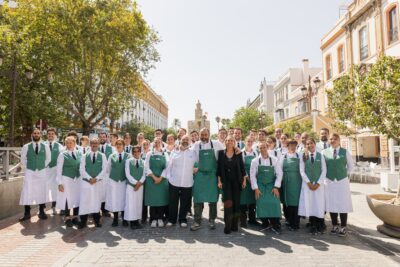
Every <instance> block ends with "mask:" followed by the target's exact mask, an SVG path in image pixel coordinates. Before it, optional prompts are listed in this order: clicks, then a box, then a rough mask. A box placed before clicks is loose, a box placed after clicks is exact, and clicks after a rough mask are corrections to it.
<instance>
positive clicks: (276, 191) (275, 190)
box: [272, 187, 280, 198]
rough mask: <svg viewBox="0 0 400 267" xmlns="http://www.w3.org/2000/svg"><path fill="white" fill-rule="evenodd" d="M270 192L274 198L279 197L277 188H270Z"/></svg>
mask: <svg viewBox="0 0 400 267" xmlns="http://www.w3.org/2000/svg"><path fill="white" fill-rule="evenodd" d="M272 194H273V195H274V196H275V197H276V198H279V196H280V193H279V189H278V188H275V187H274V189H272Z"/></svg>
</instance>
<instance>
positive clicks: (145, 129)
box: [120, 121, 155, 144]
mask: <svg viewBox="0 0 400 267" xmlns="http://www.w3.org/2000/svg"><path fill="white" fill-rule="evenodd" d="M154 130H155V129H154V128H152V127H150V126H147V125H145V124H143V123H138V122H134V121H132V122H129V123H126V124H124V125H123V126H122V127H121V129H120V133H121V134H125V133H129V134H130V135H131V136H132V142H133V143H135V144H136V136H137V134H138V133H140V132H142V133H144V138H145V139H148V140H150V141H153V139H154Z"/></svg>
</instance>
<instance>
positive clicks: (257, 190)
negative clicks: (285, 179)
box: [254, 188, 262, 199]
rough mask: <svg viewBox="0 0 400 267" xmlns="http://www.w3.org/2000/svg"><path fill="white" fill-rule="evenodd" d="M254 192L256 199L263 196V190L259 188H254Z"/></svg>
mask: <svg viewBox="0 0 400 267" xmlns="http://www.w3.org/2000/svg"><path fill="white" fill-rule="evenodd" d="M254 194H255V197H256V199H259V198H260V197H261V196H262V194H261V191H260V189H258V188H257V189H256V190H254Z"/></svg>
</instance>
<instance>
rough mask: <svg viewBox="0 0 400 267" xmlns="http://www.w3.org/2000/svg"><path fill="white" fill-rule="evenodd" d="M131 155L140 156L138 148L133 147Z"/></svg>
mask: <svg viewBox="0 0 400 267" xmlns="http://www.w3.org/2000/svg"><path fill="white" fill-rule="evenodd" d="M132 155H133V157H134V158H135V159H138V158H140V149H137V148H134V149H133V150H132Z"/></svg>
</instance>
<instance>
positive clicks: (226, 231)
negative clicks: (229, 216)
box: [224, 228, 232, 235]
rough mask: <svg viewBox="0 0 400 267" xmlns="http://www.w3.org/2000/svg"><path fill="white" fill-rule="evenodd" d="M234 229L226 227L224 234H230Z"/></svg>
mask: <svg viewBox="0 0 400 267" xmlns="http://www.w3.org/2000/svg"><path fill="white" fill-rule="evenodd" d="M231 232H232V231H231V230H228V229H226V228H224V234H226V235H229V234H230V233H231Z"/></svg>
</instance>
